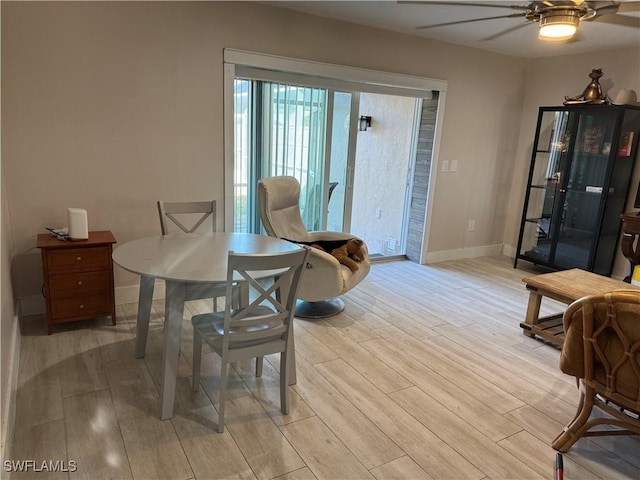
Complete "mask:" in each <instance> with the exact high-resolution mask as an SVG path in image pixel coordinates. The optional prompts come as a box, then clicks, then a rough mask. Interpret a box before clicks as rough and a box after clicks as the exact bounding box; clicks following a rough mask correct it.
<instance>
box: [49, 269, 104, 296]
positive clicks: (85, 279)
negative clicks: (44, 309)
mask: <svg viewBox="0 0 640 480" xmlns="http://www.w3.org/2000/svg"><path fill="white" fill-rule="evenodd" d="M110 290H111V276H110V275H109V272H108V271H106V270H103V271H98V272H86V273H69V274H64V275H51V278H50V281H49V295H51V299H52V300H55V299H57V298H60V297H65V296H67V297H69V296H76V295H86V294H87V293H96V292H109V291H110Z"/></svg>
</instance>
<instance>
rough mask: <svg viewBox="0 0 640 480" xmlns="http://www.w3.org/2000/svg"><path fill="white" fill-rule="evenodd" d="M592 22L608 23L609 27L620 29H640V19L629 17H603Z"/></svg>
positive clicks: (595, 18)
mask: <svg viewBox="0 0 640 480" xmlns="http://www.w3.org/2000/svg"><path fill="white" fill-rule="evenodd" d="M591 21H592V22H598V23H608V24H609V25H617V26H619V27H631V28H640V18H638V17H629V16H627V15H603V16H601V17H594V18H593V19H592V20H591Z"/></svg>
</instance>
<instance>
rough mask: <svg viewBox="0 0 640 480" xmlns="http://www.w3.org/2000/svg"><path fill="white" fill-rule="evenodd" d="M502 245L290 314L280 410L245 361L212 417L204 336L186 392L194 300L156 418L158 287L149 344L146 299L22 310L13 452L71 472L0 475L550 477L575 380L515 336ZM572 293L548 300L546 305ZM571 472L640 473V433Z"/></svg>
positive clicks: (515, 293) (273, 361) (268, 381)
mask: <svg viewBox="0 0 640 480" xmlns="http://www.w3.org/2000/svg"><path fill="white" fill-rule="evenodd" d="M531 272H532V270H530V269H528V268H527V266H526V265H524V266H522V267H521V268H518V269H514V268H513V267H512V265H511V262H510V260H509V259H507V258H505V257H487V258H479V259H471V260H463V261H451V262H442V263H438V264H434V265H429V266H420V265H417V264H415V263H411V262H407V261H395V262H383V263H376V264H374V266H373V267H372V270H371V273H370V274H369V276H368V277H367V278H366V280H365V281H364V282H363V283H362V284H361V285H360V286H359V287H357V288H356V289H355V290H354V291H352V292H350V293H348V294H347V295H346V296H345V302H346V305H347V306H346V309H345V311H344V312H343V313H341V314H340V315H338V316H335V317H332V318H328V319H325V320H320V321H309V320H302V319H296V323H295V339H296V352H297V378H298V381H297V384H296V385H295V386H293V387H291V390H290V393H291V412H290V414H289V415H282V414H281V412H280V403H279V390H278V376H277V368H278V365H279V359H278V358H277V357H275V356H273V357H268V358H267V359H266V361H265V365H264V373H263V376H262V377H261V378H256V377H255V376H254V365H253V363H252V362H246V363H238V364H236V365H235V368H234V369H233V371H232V372H231V375H230V378H229V384H228V399H227V410H226V425H227V428H226V429H225V433H224V434H218V433H216V431H215V429H216V425H217V421H218V417H217V408H218V387H219V383H218V377H217V372H218V370H219V360H218V357H217V356H216V355H215V354H213V353H211V351H210V350H206V347H205V351H204V352H203V353H204V355H203V365H202V382H201V386H200V389H199V391H198V392H197V393H192V391H191V380H190V375H191V354H192V339H191V335H192V330H191V323H190V317H191V315H193V314H195V313H200V312H203V311H206V310H207V308H208V305H207V302H206V301H198V302H189V303H188V305H187V309H188V311H186V312H185V320H184V326H183V338H182V350H181V358H180V363H179V367H178V377H179V378H178V382H177V391H176V404H175V415H174V417H173V418H172V419H171V420H166V421H162V420H160V418H159V414H160V398H159V394H158V390H159V381H160V375H161V361H162V335H163V333H162V331H163V330H162V313H163V307H164V304H163V302H162V301H157V302H154V311H153V317H152V322H151V328H150V334H149V341H148V345H147V353H146V356H145V358H144V359H139V360H136V359H135V358H134V357H133V350H134V332H135V317H136V309H137V304H123V305H118V307H117V312H118V315H119V317H118V324H117V325H116V326H112V325H111V323H110V321H109V320H108V319H97V320H94V321H87V322H81V323H75V324H67V325H62V326H56V333H55V334H53V335H52V336H48V335H46V329H45V320H44V318H43V317H41V316H36V317H27V318H24V319H21V329H22V335H23V336H22V346H21V349H20V357H21V358H20V373H19V379H18V384H19V386H18V393H17V411H16V428H15V432H16V433H15V438H14V440H13V450H12V452H11V453H10V458H11V459H13V460H34V461H35V465H37V466H41V464H42V462H43V461H49V462H55V461H62V462H64V463H63V465H66V466H68V465H69V463H68V462H71V461H73V462H75V465H76V466H77V468H76V469H75V471H69V472H59V471H58V472H46V471H45V472H42V473H35V472H34V471H33V469H31V470H30V471H28V472H11V473H9V472H6V471H5V472H3V478H38V479H44V478H56V479H57V478H69V479H76V478H86V479H100V478H111V479H128V478H133V479H140V480H143V479H144V480H147V479H222V478H247V479H261V480H262V479H265V480H266V479H276V478H277V479H290V480H294V479H367V478H368V479H452V480H453V479H473V480H481V479H493V480H498V479H539V478H543V479H545V478H546V479H552V478H553V476H554V475H553V465H554V460H555V453H556V452H555V451H554V450H553V449H552V448H551V447H550V443H551V441H552V439H553V438H554V437H555V436H556V435H557V434H558V433H559V432H560V431H561V429H562V427H563V426H564V425H565V424H566V423H567V422H568V421H569V420H570V419H571V418H572V417H573V414H574V412H575V408H576V404H577V400H578V392H577V389H576V387H575V382H574V380H573V379H572V378H571V377H568V376H566V375H564V374H563V373H562V372H560V370H559V368H558V357H559V350H558V349H557V348H556V347H554V346H551V345H549V344H546V343H544V342H542V341H540V340H537V339H531V338H528V337H526V336H524V335H523V334H522V330H521V328H520V327H519V323H520V322H521V321H522V320H523V319H524V315H525V310H526V305H527V299H528V293H527V291H526V290H525V287H524V284H523V283H522V282H521V279H522V277H524V276H526V275H530V274H531ZM563 309H564V305H562V304H559V303H556V302H553V301H551V300H548V299H544V300H543V303H542V310H543V312H545V313H546V314H550V313H555V312H558V311H562V310H563ZM564 463H565V478H566V479H568V480H572V479H624V478H628V479H638V478H640V441H639V440H638V438H634V437H617V438H616V437H600V438H594V439H583V440H580V441H579V442H578V443H577V444H576V445H575V446H574V447H573V448H572V449H571V450H570V452H569V453H567V454H565V455H564Z"/></svg>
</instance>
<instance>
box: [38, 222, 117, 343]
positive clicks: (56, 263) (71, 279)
mask: <svg viewBox="0 0 640 480" xmlns="http://www.w3.org/2000/svg"><path fill="white" fill-rule="evenodd" d="M114 243H116V239H115V237H114V236H113V234H112V233H111V232H110V231H108V230H107V231H98V232H89V239H88V240H77V241H62V240H58V239H57V238H55V237H54V236H52V235H50V234H48V233H42V234H39V235H38V242H37V246H38V248H39V249H40V250H41V253H42V269H43V271H44V296H45V300H46V304H47V330H48V333H49V335H51V334H52V333H53V324H54V323H65V322H75V321H78V320H86V319H88V318H93V317H101V316H110V317H111V322H112V323H113V325H115V324H116V305H115V294H114V290H113V260H112V259H111V253H112V250H113V244H114Z"/></svg>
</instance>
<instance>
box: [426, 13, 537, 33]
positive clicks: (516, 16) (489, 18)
mask: <svg viewBox="0 0 640 480" xmlns="http://www.w3.org/2000/svg"><path fill="white" fill-rule="evenodd" d="M524 16H525V14H524V13H512V14H510V15H498V16H497V17H483V18H471V19H469V20H456V21H455V22H445V23H436V24H433V25H422V26H421V27H416V28H417V29H418V30H422V29H425V28H434V27H446V26H447V25H460V24H462V23H473V22H482V21H483V20H496V19H499V18H524Z"/></svg>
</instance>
